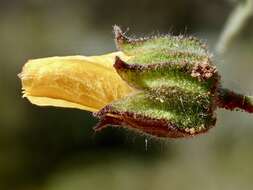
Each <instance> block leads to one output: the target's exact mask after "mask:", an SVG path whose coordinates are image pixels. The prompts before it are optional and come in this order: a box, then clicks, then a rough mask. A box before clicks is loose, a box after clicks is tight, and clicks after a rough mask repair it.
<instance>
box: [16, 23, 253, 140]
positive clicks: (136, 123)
mask: <svg viewBox="0 0 253 190" xmlns="http://www.w3.org/2000/svg"><path fill="white" fill-rule="evenodd" d="M114 33H115V42H116V46H117V48H118V50H119V51H118V52H114V53H110V54H106V55H101V56H90V57H85V56H67V57H51V58H42V59H35V60H30V61H28V62H27V63H26V64H25V66H24V67H23V70H22V72H21V74H19V76H20V78H21V81H22V88H23V96H24V97H26V98H28V100H29V101H30V102H31V103H33V104H36V105H39V106H58V107H70V108H79V109H83V110H87V111H91V112H93V114H94V116H96V117H98V118H99V119H100V121H99V123H98V124H97V126H95V127H94V129H95V131H99V130H101V129H103V128H105V127H107V126H110V125H112V126H122V127H126V128H129V129H133V130H135V131H137V132H141V133H144V134H147V135H151V136H153V137H165V138H179V137H188V136H195V135H197V134H200V133H204V132H206V131H208V130H209V129H210V128H212V127H213V126H215V123H216V114H215V111H216V109H217V108H225V109H229V110H234V109H241V110H244V111H247V112H250V113H252V112H253V104H252V99H251V97H249V96H244V95H241V94H237V93H235V92H233V91H231V90H228V89H224V88H222V87H221V82H220V75H219V73H218V71H217V69H216V67H215V65H214V64H213V63H212V56H211V54H210V53H209V52H208V49H207V46H206V45H205V44H204V43H202V42H201V41H200V40H198V39H196V38H194V37H185V36H181V35H180V36H171V35H164V36H154V37H151V38H141V39H131V38H128V37H126V36H125V34H124V33H123V32H122V31H121V29H120V28H119V27H118V26H114Z"/></svg>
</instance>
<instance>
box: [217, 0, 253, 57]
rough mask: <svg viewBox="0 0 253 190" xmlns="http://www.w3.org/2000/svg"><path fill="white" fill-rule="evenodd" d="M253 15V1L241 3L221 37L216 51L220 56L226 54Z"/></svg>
mask: <svg viewBox="0 0 253 190" xmlns="http://www.w3.org/2000/svg"><path fill="white" fill-rule="evenodd" d="M252 15H253V0H245V1H242V2H239V3H238V5H237V6H236V8H235V9H234V10H233V12H232V13H231V14H230V16H229V18H228V20H227V22H226V24H225V27H224V29H223V31H222V33H221V35H220V37H219V41H218V43H217V46H216V51H217V53H219V54H223V53H225V52H226V50H227V47H228V46H229V44H230V43H231V42H232V41H233V39H234V38H235V37H236V35H238V34H239V32H240V31H241V30H242V28H243V27H244V26H245V24H246V23H247V21H248V19H249V18H250V17H251V16H252Z"/></svg>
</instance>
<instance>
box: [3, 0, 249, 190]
mask: <svg viewBox="0 0 253 190" xmlns="http://www.w3.org/2000/svg"><path fill="white" fill-rule="evenodd" d="M234 5H235V4H234V1H229V0H213V1H208V0H191V1H189V0H177V1H172V0H167V1H165V0H163V1H162V0H155V1H153V0H139V1H137V0H126V1H119V0H117V1H116V0H104V1H103V0H84V1H81V0H79V1H78V0H72V1H70V0H69V1H67V0H66V1H63V0H62V1H61V0H55V1H50V0H44V1H43V0H9V1H7V0H6V1H5V0H1V1H0V92H1V93H0V108H1V109H0V189H3V190H21V189H22V190H69V189H75V190H79V189H80V190H81V189H105V190H106V189H108V190H109V189H110V190H112V189H121V190H124V189H131V190H135V189H136V190H141V189H145V190H151V189H160V190H163V189H187V190H191V189H194V190H198V189H205V190H209V189H210V190H211V189H229V190H233V189H236V190H237V189H252V188H253V181H252V178H253V164H252V160H253V147H252V146H253V115H250V114H246V113H241V112H228V111H224V110H219V111H218V112H217V115H218V122H217V126H216V128H214V129H212V130H211V131H210V132H209V133H207V134H205V135H202V136H198V137H196V138H193V139H180V140H173V139H168V140H152V139H149V138H148V144H147V147H146V145H145V139H146V137H144V136H139V135H137V134H134V133H131V132H128V131H126V130H124V129H115V128H114V129H111V128H108V129H106V130H104V131H102V132H101V133H97V134H94V132H93V130H92V126H94V124H95V123H96V122H97V120H96V119H95V118H93V117H92V115H91V114H90V113H88V112H84V111H80V110H73V109H60V108H51V107H50V108H44V107H43V108H42V107H36V106H34V105H32V104H30V103H29V102H28V101H27V100H26V99H22V98H21V84H20V80H19V79H18V77H17V74H18V73H19V72H20V71H21V68H22V65H23V64H24V63H25V62H26V61H27V60H28V59H32V58H38V57H48V56H55V55H58V56H64V55H77V54H80V55H96V54H104V53H108V52H111V51H115V46H114V42H113V35H112V26H113V25H114V24H118V25H120V26H122V27H123V28H124V29H127V28H128V27H129V28H130V31H129V32H128V34H130V35H131V34H132V35H133V36H143V35H144V36H148V35H154V34H159V33H162V34H164V33H168V32H170V33H173V34H180V33H182V34H187V35H194V36H197V37H199V38H201V39H203V40H204V41H206V42H207V43H208V45H209V47H210V49H211V51H213V50H214V49H213V48H214V46H215V44H216V43H217V41H218V36H219V34H220V32H221V31H222V28H223V26H224V23H225V21H226V19H227V17H228V15H229V13H230V12H231V11H232V10H233V8H234ZM214 60H215V63H216V64H217V67H218V68H219V70H220V73H221V75H222V80H223V84H224V85H225V86H227V87H230V88H232V89H234V90H237V91H240V92H242V93H246V94H247V95H251V94H253V75H252V71H253V22H252V20H250V21H249V22H248V23H247V26H246V27H245V28H244V29H243V30H242V32H241V33H240V35H239V36H238V37H237V38H236V40H235V41H234V42H233V43H232V45H231V46H230V47H229V49H228V51H227V53H226V54H225V55H224V56H222V57H218V56H214Z"/></svg>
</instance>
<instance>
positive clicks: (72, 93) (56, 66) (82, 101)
mask: <svg viewBox="0 0 253 190" xmlns="http://www.w3.org/2000/svg"><path fill="white" fill-rule="evenodd" d="M115 56H119V57H120V58H121V59H123V60H127V59H129V57H127V56H126V55H124V54H123V53H122V52H114V53H110V54H106V55H100V56H65V57H49V58H41V59H34V60H29V61H28V62H27V63H26V64H25V65H24V67H23V69H22V72H21V73H20V74H19V77H20V78H21V82H22V89H23V97H26V98H27V99H28V100H29V101H30V102H31V103H33V104H36V105H39V106H57V107H66V108H78V109H82V110H87V111H92V112H95V111H98V110H99V109H101V108H103V107H104V106H105V105H107V104H108V103H110V102H112V101H114V100H117V99H120V98H122V97H124V96H126V95H129V94H130V93H132V92H134V91H135V90H134V89H133V88H131V87H130V86H128V85H127V84H126V83H125V82H124V81H123V80H122V79H121V78H120V77H119V76H118V74H117V73H116V71H115V70H114V68H113V63H114V60H115Z"/></svg>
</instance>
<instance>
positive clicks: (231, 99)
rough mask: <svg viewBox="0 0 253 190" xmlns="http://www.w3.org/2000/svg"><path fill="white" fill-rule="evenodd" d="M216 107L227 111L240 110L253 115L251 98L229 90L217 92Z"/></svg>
mask: <svg viewBox="0 0 253 190" xmlns="http://www.w3.org/2000/svg"><path fill="white" fill-rule="evenodd" d="M218 107H220V108H225V109H228V110H235V109H238V108H239V109H241V110H243V111H246V112H248V113H253V97H251V96H245V95H242V94H238V93H235V92H233V91H231V90H229V89H225V88H220V89H219V90H218Z"/></svg>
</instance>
